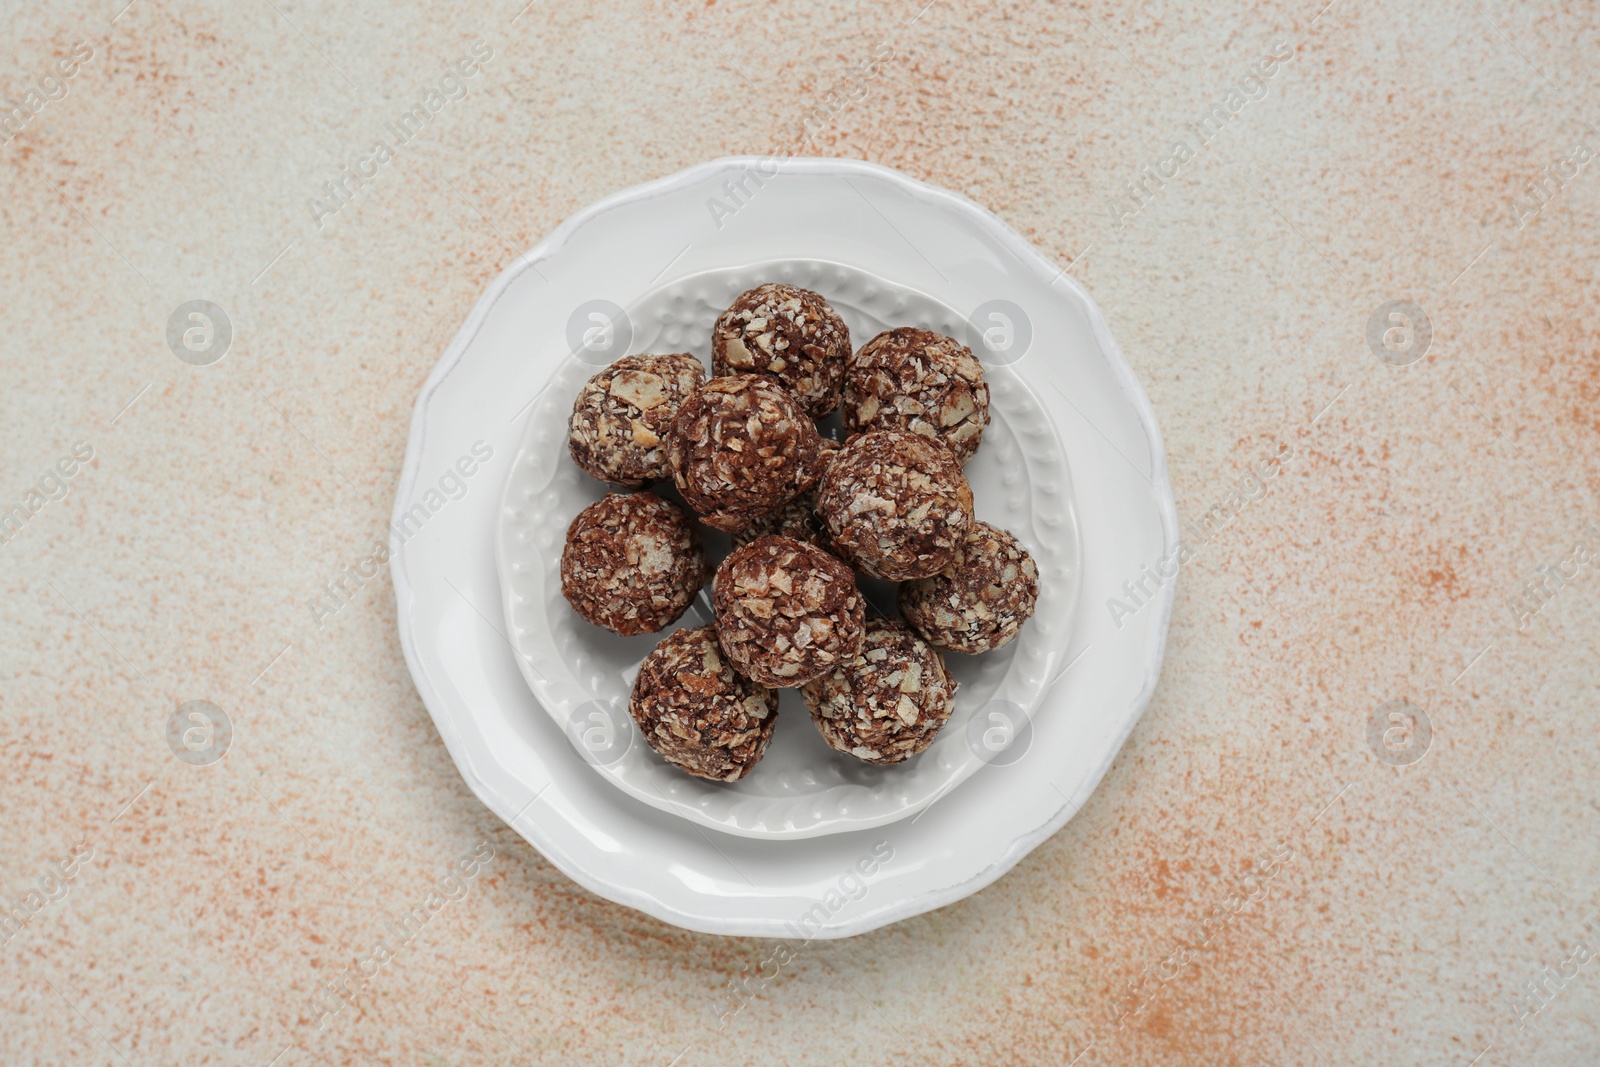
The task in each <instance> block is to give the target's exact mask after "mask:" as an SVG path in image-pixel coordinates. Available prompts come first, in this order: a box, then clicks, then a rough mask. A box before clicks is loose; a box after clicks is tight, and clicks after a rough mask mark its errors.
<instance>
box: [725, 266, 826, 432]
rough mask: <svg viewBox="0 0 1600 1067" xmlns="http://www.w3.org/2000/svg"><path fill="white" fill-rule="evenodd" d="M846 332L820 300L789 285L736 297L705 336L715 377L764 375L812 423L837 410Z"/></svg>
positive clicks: (767, 288)
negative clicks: (708, 337) (790, 397)
mask: <svg viewBox="0 0 1600 1067" xmlns="http://www.w3.org/2000/svg"><path fill="white" fill-rule="evenodd" d="M849 358H850V330H849V328H848V327H847V326H845V324H844V320H843V319H841V318H839V316H838V315H837V314H835V313H834V310H833V308H831V307H829V306H828V302H827V301H826V300H824V299H823V298H822V297H820V296H818V295H817V294H816V293H813V292H812V291H811V290H809V289H798V288H796V287H795V286H792V285H759V286H757V287H756V288H754V289H751V290H750V291H749V292H746V293H741V294H739V297H738V299H736V300H735V301H734V302H733V304H732V305H731V306H730V307H729V308H728V310H727V311H724V312H723V313H722V315H721V316H720V317H719V318H718V319H717V324H716V326H714V327H713V328H712V330H711V366H712V369H713V370H714V371H715V372H716V373H717V374H767V375H771V376H772V377H773V378H775V379H776V380H777V381H778V383H779V384H780V385H782V386H783V387H784V388H785V389H787V390H789V392H790V393H792V394H793V395H794V398H795V399H796V400H798V401H799V402H800V407H801V408H802V409H804V410H805V412H806V414H808V415H810V416H811V417H812V418H814V419H820V418H822V416H824V415H826V414H828V413H829V412H831V411H832V410H833V409H834V408H836V407H838V406H839V394H840V391H841V390H842V389H843V388H844V365H845V361H846V360H848V359H849Z"/></svg>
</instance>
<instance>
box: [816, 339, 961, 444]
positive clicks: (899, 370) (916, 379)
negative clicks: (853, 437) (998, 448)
mask: <svg viewBox="0 0 1600 1067" xmlns="http://www.w3.org/2000/svg"><path fill="white" fill-rule="evenodd" d="M842 417H843V420H844V428H845V430H846V432H848V433H864V432H870V431H872V430H910V431H911V432H912V433H918V434H921V435H923V436H924V437H932V438H935V439H937V440H939V441H942V442H944V444H945V445H946V446H947V447H948V448H949V449H950V451H952V452H954V453H955V454H956V458H957V459H959V460H960V461H961V462H962V463H965V462H967V460H969V459H971V458H972V457H973V455H974V454H976V452H977V451H978V444H979V442H981V441H982V440H983V428H984V427H985V426H987V425H988V424H989V386H988V384H987V383H985V382H984V380H983V365H982V364H981V363H979V362H978V361H977V359H976V358H974V357H973V355H972V350H971V349H970V348H968V347H967V346H966V345H964V344H962V343H961V342H960V341H957V340H956V339H955V338H953V337H946V336H945V335H944V334H942V333H934V332H933V331H931V330H918V329H914V328H912V327H910V326H901V327H897V328H895V329H893V330H885V331H884V332H883V333H880V334H879V335H878V336H876V337H874V338H873V339H872V340H870V341H868V342H867V343H866V344H864V345H862V346H861V351H859V352H857V353H856V354H855V356H854V357H853V358H852V359H851V360H850V366H849V370H848V371H846V373H845V383H844V411H843V413H842Z"/></svg>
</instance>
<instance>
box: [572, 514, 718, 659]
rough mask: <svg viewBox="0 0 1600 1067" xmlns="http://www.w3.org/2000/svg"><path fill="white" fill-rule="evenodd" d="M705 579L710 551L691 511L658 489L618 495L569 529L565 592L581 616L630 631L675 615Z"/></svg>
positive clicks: (656, 626) (659, 625)
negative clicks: (702, 542) (705, 548)
mask: <svg viewBox="0 0 1600 1067" xmlns="http://www.w3.org/2000/svg"><path fill="white" fill-rule="evenodd" d="M705 577H706V559H705V553H704V552H703V551H702V549H701V547H700V535H699V534H698V533H696V532H695V529H694V525H693V523H691V522H690V521H689V516H687V515H685V514H684V513H683V509H682V508H680V507H678V506H677V505H676V504H673V503H672V502H671V501H669V500H663V499H661V498H660V497H659V496H656V495H655V494H654V493H631V494H628V493H612V494H610V495H608V496H606V497H603V498H602V499H600V500H597V501H595V502H594V503H593V504H590V505H589V506H588V507H586V508H584V509H583V510H582V511H580V512H579V513H578V517H577V518H575V519H573V520H572V525H571V526H568V527H567V543H566V547H565V548H563V549H562V550H561V592H562V595H563V596H565V597H566V598H567V603H569V604H571V605H572V608H573V610H574V611H576V612H577V613H578V614H579V615H582V616H583V617H584V618H585V619H588V620H589V621H590V622H592V623H594V624H595V625H596V626H604V627H605V628H606V629H608V630H614V631H616V632H617V633H619V634H622V635H623V636H624V637H631V636H633V635H634V634H645V633H654V632H655V631H657V630H660V629H663V628H664V627H666V626H667V625H668V624H670V623H671V622H673V621H674V620H676V619H677V618H678V616H680V615H682V614H683V613H684V610H685V609H687V608H688V606H689V605H690V604H691V603H693V602H694V598H695V594H696V593H698V592H699V591H700V586H701V585H703V584H705Z"/></svg>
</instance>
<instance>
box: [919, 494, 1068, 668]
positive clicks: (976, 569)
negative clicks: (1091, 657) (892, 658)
mask: <svg viewBox="0 0 1600 1067" xmlns="http://www.w3.org/2000/svg"><path fill="white" fill-rule="evenodd" d="M1038 599H1039V568H1038V566H1036V565H1035V564H1034V562H1033V557H1032V556H1030V555H1028V550H1027V549H1025V548H1023V547H1022V546H1021V545H1020V544H1018V543H1017V539H1016V538H1015V537H1012V536H1011V535H1010V534H1009V533H1007V532H1006V531H1004V530H1002V529H1000V528H999V527H997V526H991V525H989V524H988V523H986V522H974V523H973V524H972V527H971V528H970V529H969V530H968V531H967V537H966V540H964V541H963V542H962V543H961V547H960V548H958V549H957V550H956V556H955V559H954V561H953V562H952V563H951V564H950V568H949V569H948V570H946V571H944V572H943V573H942V574H935V575H934V576H933V577H931V578H920V579H918V580H917V581H914V582H906V583H905V584H904V585H902V586H901V587H900V614H901V615H902V616H903V617H904V618H905V620H906V622H907V623H909V624H910V625H911V628H912V629H914V630H916V631H917V633H919V634H921V635H922V636H923V637H924V638H925V639H926V640H927V641H928V643H929V644H931V645H936V646H938V647H939V648H948V649H951V650H952V651H955V652H972V653H978V652H990V651H993V650H994V649H997V648H999V647H1001V646H1002V645H1004V644H1006V643H1008V642H1009V641H1010V640H1011V639H1012V638H1014V637H1016V636H1017V631H1018V630H1020V629H1022V624H1023V623H1025V622H1027V621H1028V619H1029V617H1031V616H1032V615H1033V609H1034V606H1035V604H1036V603H1037V602H1038Z"/></svg>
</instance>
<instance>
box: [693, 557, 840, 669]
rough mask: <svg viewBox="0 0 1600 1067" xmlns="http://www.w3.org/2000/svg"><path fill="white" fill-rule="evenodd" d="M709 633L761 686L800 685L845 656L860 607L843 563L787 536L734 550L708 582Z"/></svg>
mask: <svg viewBox="0 0 1600 1067" xmlns="http://www.w3.org/2000/svg"><path fill="white" fill-rule="evenodd" d="M711 595H712V601H713V604H714V605H715V607H716V609H717V636H718V637H719V638H720V639H721V641H722V650H723V651H724V652H726V653H727V655H728V659H729V660H730V661H731V662H732V663H733V665H734V667H735V668H736V669H737V670H738V671H739V672H740V673H741V674H744V675H745V676H746V677H748V678H751V679H753V680H754V681H756V682H758V683H760V684H761V685H769V686H786V685H801V684H802V683H804V682H808V681H810V680H811V679H813V678H815V677H817V676H818V675H819V674H824V673H826V672H828V671H831V670H834V669H835V668H837V667H838V666H839V665H840V664H841V663H843V662H846V661H848V660H849V658H850V657H851V656H853V655H854V654H855V651H856V648H857V646H859V645H860V644H861V628H862V625H863V622H864V619H865V613H866V605H865V602H864V601H863V599H862V597H861V594H860V593H859V592H858V591H857V590H856V576H855V575H854V574H852V573H851V572H850V568H849V567H847V566H845V565H844V564H843V563H841V562H839V561H838V560H837V559H835V558H834V557H832V556H830V555H828V554H827V553H826V552H824V551H822V550H821V549H820V548H816V547H814V546H812V545H808V544H805V543H804V542H801V541H796V540H795V539H794V538H792V537H762V538H759V539H757V540H755V541H752V542H750V543H749V544H748V545H745V546H744V547H743V548H738V549H735V550H734V551H733V552H732V553H730V554H729V555H728V558H727V559H725V560H723V561H722V566H720V567H718V568H717V577H716V581H715V583H714V584H713V586H712V594H711Z"/></svg>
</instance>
